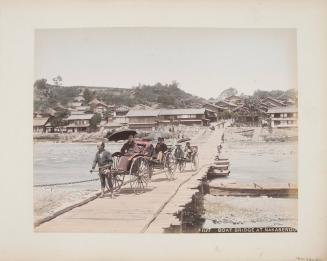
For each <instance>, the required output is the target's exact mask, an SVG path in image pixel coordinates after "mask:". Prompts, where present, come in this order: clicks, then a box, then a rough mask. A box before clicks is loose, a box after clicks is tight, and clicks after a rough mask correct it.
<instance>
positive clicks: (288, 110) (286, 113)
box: [267, 106, 298, 128]
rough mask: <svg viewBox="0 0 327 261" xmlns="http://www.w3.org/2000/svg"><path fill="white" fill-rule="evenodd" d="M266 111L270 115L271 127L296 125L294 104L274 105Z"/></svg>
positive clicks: (296, 111) (296, 116)
mask: <svg viewBox="0 0 327 261" xmlns="http://www.w3.org/2000/svg"><path fill="white" fill-rule="evenodd" d="M267 113H268V114H269V116H270V120H271V127H272V128H287V127H297V126H298V122H297V118H298V110H297V107H296V106H283V107H274V108H270V109H269V110H268V112H267Z"/></svg>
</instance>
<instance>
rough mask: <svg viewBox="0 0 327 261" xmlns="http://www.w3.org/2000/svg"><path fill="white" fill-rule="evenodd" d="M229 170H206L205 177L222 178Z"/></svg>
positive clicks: (227, 174)
mask: <svg viewBox="0 0 327 261" xmlns="http://www.w3.org/2000/svg"><path fill="white" fill-rule="evenodd" d="M229 174H230V171H214V170H208V172H207V179H215V178H224V177H227V176H229Z"/></svg>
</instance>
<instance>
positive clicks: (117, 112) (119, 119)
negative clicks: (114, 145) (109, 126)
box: [113, 106, 130, 124]
mask: <svg viewBox="0 0 327 261" xmlns="http://www.w3.org/2000/svg"><path fill="white" fill-rule="evenodd" d="M129 110H130V108H129V107H127V106H119V107H117V108H115V109H114V112H113V121H114V122H116V123H121V124H126V123H128V118H127V116H126V115H127V113H128V112H129Z"/></svg>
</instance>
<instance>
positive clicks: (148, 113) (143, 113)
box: [126, 108, 205, 117]
mask: <svg viewBox="0 0 327 261" xmlns="http://www.w3.org/2000/svg"><path fill="white" fill-rule="evenodd" d="M204 112H205V108H200V109H161V110H153V109H152V110H131V111H129V112H128V113H127V114H126V116H127V117H157V116H159V115H183V114H193V115H194V114H195V115H198V114H200V115H201V114H204Z"/></svg>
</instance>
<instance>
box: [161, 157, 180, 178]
mask: <svg viewBox="0 0 327 261" xmlns="http://www.w3.org/2000/svg"><path fill="white" fill-rule="evenodd" d="M176 168H177V165H176V162H175V159H174V157H173V154H172V153H171V152H168V153H167V154H166V156H165V161H164V171H165V174H166V176H167V178H168V179H169V180H173V179H174V177H175V175H174V174H175V171H176Z"/></svg>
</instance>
